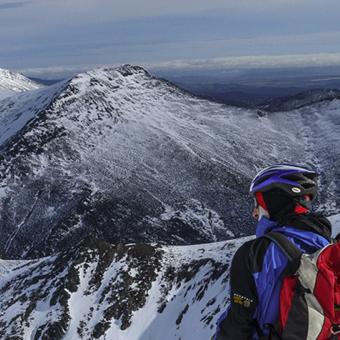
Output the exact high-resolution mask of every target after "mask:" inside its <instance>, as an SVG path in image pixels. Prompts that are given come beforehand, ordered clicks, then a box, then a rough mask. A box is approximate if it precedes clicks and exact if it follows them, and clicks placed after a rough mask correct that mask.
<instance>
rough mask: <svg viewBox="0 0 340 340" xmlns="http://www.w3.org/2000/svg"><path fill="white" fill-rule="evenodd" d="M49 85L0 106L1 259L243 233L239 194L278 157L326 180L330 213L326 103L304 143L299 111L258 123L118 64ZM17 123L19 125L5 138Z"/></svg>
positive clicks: (246, 220) (332, 193)
mask: <svg viewBox="0 0 340 340" xmlns="http://www.w3.org/2000/svg"><path fill="white" fill-rule="evenodd" d="M53 86H54V87H48V88H44V89H40V90H37V91H32V92H30V93H27V94H20V95H17V96H16V98H23V96H26V95H27V96H29V98H28V99H29V100H28V102H30V103H29V104H27V105H26V104H25V103H26V102H27V101H25V100H17V101H16V104H17V105H18V106H16V107H15V108H13V110H12V111H11V110H10V107H11V106H13V105H14V104H13V101H11V100H13V98H14V97H13V98H12V99H7V100H3V101H0V123H1V124H0V126H2V127H3V126H6V129H7V130H8V131H15V132H14V134H13V135H12V137H11V138H8V139H7V140H6V141H5V142H4V144H3V145H2V147H1V155H2V160H1V162H0V205H1V208H2V211H4V214H2V216H0V231H1V232H2V235H3V236H4V237H3V238H2V240H0V251H1V253H2V256H3V257H6V258H19V257H22V258H34V257H41V256H45V255H50V254H53V253H54V252H56V251H60V250H62V249H63V248H64V247H67V246H68V245H70V244H74V243H77V242H78V241H79V240H80V239H81V238H82V237H83V235H88V234H91V235H94V236H95V237H97V238H102V239H105V240H107V241H108V242H110V243H117V242H123V243H131V242H159V243H163V244H194V243H204V242H209V241H219V240H224V239H229V238H232V237H235V236H240V235H242V234H243V235H245V234H250V233H251V230H252V229H251V228H252V224H251V218H250V215H249V210H250V208H251V200H250V199H249V198H248V188H247V187H246V185H245V183H247V182H249V181H250V179H251V178H252V176H253V175H254V173H255V172H256V170H257V169H259V168H261V167H263V166H265V165H267V164H271V163H275V162H277V159H278V158H280V160H281V161H285V162H297V161H299V162H300V161H301V159H303V160H304V161H305V162H306V163H307V164H308V163H310V164H316V165H318V164H319V163H320V165H321V166H322V168H325V169H327V170H328V169H329V170H328V171H329V173H326V176H324V182H323V183H322V186H323V187H325V188H329V189H327V190H324V192H325V195H324V196H320V202H319V203H321V204H323V206H324V207H327V209H328V210H327V211H328V212H332V213H334V212H336V211H337V209H338V208H337V204H338V203H337V197H338V196H337V186H336V181H338V177H339V176H338V175H337V173H336V171H337V170H336V169H331V168H329V166H328V165H327V164H329V163H330V161H329V160H330V158H333V157H336V153H337V149H336V148H332V149H331V150H330V151H329V152H327V153H325V151H324V148H327V146H328V143H336V141H337V138H338V135H337V134H336V131H335V130H334V129H335V125H334V122H335V121H336V119H337V118H336V117H337V116H336V112H337V110H338V109H337V103H336V102H335V103H333V104H332V105H334V106H335V110H334V108H332V109H331V107H330V106H329V105H328V104H327V105H324V106H323V107H322V110H323V112H324V114H323V115H320V114H319V108H315V110H314V111H315V112H314V113H312V114H313V115H315V116H316V119H319V120H320V124H322V126H323V128H322V129H319V130H317V131H315V132H312V129H314V127H313V126H310V125H309V124H308V125H306V124H305V118H304V117H305V115H308V114H310V112H304V111H303V110H296V111H291V112H288V113H285V114H281V113H274V114H272V115H268V116H264V117H259V116H258V114H257V112H256V111H255V110H243V109H240V108H235V107H228V106H226V105H222V104H217V103H212V102H209V101H206V100H202V99H199V98H197V97H195V96H192V95H188V93H187V92H185V91H182V90H181V89H178V88H177V87H176V86H174V85H172V84H171V83H168V82H164V81H163V80H160V79H157V78H154V77H152V76H151V75H150V74H149V73H147V72H146V71H145V70H144V69H142V68H140V67H132V66H129V65H125V66H123V67H121V68H109V69H105V68H102V69H97V70H93V71H89V72H87V73H84V74H80V75H78V76H76V77H74V78H72V79H70V80H68V81H66V82H63V83H60V84H56V85H53ZM34 98H36V101H35V99H34ZM38 99H39V100H38ZM31 103H36V105H35V106H34V105H32V104H31ZM20 105H22V106H20ZM30 110H31V111H30ZM9 114H10V117H12V116H14V118H15V119H10V117H8V115H9ZM23 115H24V117H26V118H27V117H28V118H29V120H27V121H26V124H24V126H23V127H22V128H20V129H17V130H15V129H14V130H11V128H12V127H13V124H14V123H15V124H16V123H17V117H23ZM4 117H5V118H4ZM4 121H5V123H4ZM23 121H24V119H23ZM6 122H7V123H8V125H6ZM317 135H318V136H319V138H321V140H325V141H327V143H325V144H324V145H323V144H322V145H319V144H316V143H315V140H314V137H315V136H317ZM328 139H329V141H328ZM326 192H327V195H326ZM328 202H330V203H328ZM332 202H335V204H334V205H331V203H332ZM330 209H331V210H330ZM38 235H39V236H38ZM40 235H42V236H41V237H40Z"/></svg>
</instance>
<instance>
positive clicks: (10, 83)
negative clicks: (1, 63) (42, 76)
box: [0, 68, 41, 99]
mask: <svg viewBox="0 0 340 340" xmlns="http://www.w3.org/2000/svg"><path fill="white" fill-rule="evenodd" d="M39 87H41V85H39V84H38V83H36V82H34V81H32V80H30V79H28V78H26V77H25V76H23V75H22V74H20V73H15V72H11V71H8V70H4V69H1V68H0V99H2V98H5V97H8V96H10V95H12V94H13V93H16V92H23V91H29V90H35V89H38V88H39Z"/></svg>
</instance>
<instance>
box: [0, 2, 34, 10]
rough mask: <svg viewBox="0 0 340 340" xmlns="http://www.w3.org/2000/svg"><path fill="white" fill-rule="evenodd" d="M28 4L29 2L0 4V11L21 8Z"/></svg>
mask: <svg viewBox="0 0 340 340" xmlns="http://www.w3.org/2000/svg"><path fill="white" fill-rule="evenodd" d="M30 3H31V2H30V1H20V2H5V3H3V4H0V10H4V9H14V8H21V7H24V6H27V5H29V4H30Z"/></svg>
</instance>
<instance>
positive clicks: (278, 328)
mask: <svg viewBox="0 0 340 340" xmlns="http://www.w3.org/2000/svg"><path fill="white" fill-rule="evenodd" d="M263 237H265V238H267V239H270V240H271V241H272V242H274V243H275V244H276V245H277V246H278V247H279V248H280V249H281V250H282V251H283V253H284V254H285V255H286V256H287V258H288V265H287V268H286V270H285V272H284V278H283V282H282V286H281V291H280V301H279V320H278V321H277V323H276V325H268V327H269V328H270V329H271V332H270V334H271V335H270V337H269V339H283V340H326V339H337V340H340V242H337V243H331V244H329V245H327V246H325V247H323V248H321V249H319V250H317V251H316V252H314V253H312V254H305V253H303V252H302V251H301V250H300V249H299V248H297V247H296V246H295V245H294V244H293V243H292V242H290V241H289V239H288V238H287V237H286V236H285V235H283V234H282V233H279V232H270V233H268V234H265V235H264V236H263Z"/></svg>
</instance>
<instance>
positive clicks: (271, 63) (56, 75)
mask: <svg viewBox="0 0 340 340" xmlns="http://www.w3.org/2000/svg"><path fill="white" fill-rule="evenodd" d="M131 64H134V65H140V66H143V67H145V68H146V69H148V70H150V71H156V72H157V71H170V72H171V71H180V70H183V71H209V70H247V69H248V70H249V69H266V68H267V69H268V68H295V67H297V68H300V67H324V66H340V53H319V54H294V55H274V56H273V55H259V56H242V57H226V58H208V59H187V60H170V61H164V62H160V63H139V62H131ZM119 65H121V64H120V63H115V64H101V65H99V64H88V65H83V66H79V65H71V66H51V67H39V68H25V69H17V70H16V71H19V72H21V73H24V74H25V75H28V76H31V77H37V78H39V77H41V78H44V79H62V78H67V77H71V76H73V75H75V74H78V73H81V72H85V71H87V70H90V69H94V68H97V67H117V66H119Z"/></svg>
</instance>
